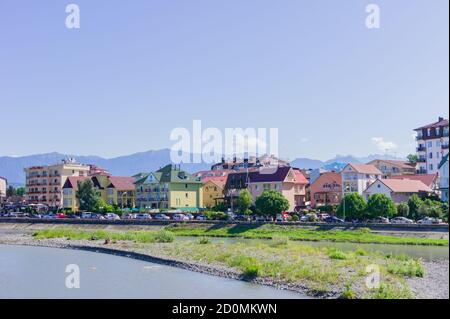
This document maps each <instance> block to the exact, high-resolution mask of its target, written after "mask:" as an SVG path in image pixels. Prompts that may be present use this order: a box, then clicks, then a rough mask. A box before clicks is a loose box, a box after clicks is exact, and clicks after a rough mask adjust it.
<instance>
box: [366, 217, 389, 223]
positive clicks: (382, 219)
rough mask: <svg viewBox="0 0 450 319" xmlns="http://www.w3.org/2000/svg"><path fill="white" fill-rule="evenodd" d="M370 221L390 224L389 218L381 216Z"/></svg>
mask: <svg viewBox="0 0 450 319" xmlns="http://www.w3.org/2000/svg"><path fill="white" fill-rule="evenodd" d="M369 222H370V223H374V224H389V222H390V221H389V218H386V217H382V216H379V217H376V218H374V219H372V220H370V221H369Z"/></svg>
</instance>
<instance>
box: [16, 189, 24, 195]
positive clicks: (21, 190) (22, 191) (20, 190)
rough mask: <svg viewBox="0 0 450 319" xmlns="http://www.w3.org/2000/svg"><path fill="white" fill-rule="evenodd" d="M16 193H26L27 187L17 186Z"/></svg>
mask: <svg viewBox="0 0 450 319" xmlns="http://www.w3.org/2000/svg"><path fill="white" fill-rule="evenodd" d="M16 195H17V196H23V195H25V187H18V188H16Z"/></svg>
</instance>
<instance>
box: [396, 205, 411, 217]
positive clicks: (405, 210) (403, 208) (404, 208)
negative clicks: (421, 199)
mask: <svg viewBox="0 0 450 319" xmlns="http://www.w3.org/2000/svg"><path fill="white" fill-rule="evenodd" d="M397 216H402V217H408V216H409V206H408V204H407V203H400V204H398V205H397Z"/></svg>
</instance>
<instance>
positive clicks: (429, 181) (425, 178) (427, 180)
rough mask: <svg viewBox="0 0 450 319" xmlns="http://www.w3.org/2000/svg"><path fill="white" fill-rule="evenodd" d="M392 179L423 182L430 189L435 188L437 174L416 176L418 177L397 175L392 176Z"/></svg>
mask: <svg viewBox="0 0 450 319" xmlns="http://www.w3.org/2000/svg"><path fill="white" fill-rule="evenodd" d="M390 178H391V179H409V180H415V181H421V182H422V183H424V184H425V185H427V186H428V187H431V188H432V187H433V184H434V183H435V182H436V178H437V174H416V175H397V176H391V177H390Z"/></svg>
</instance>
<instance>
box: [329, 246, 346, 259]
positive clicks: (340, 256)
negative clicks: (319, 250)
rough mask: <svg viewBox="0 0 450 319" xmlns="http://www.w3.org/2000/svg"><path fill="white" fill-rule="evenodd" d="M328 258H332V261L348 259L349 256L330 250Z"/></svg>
mask: <svg viewBox="0 0 450 319" xmlns="http://www.w3.org/2000/svg"><path fill="white" fill-rule="evenodd" d="M328 257H330V259H347V255H346V254H345V253H344V252H343V251H341V250H339V249H335V248H330V249H329V250H328Z"/></svg>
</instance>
